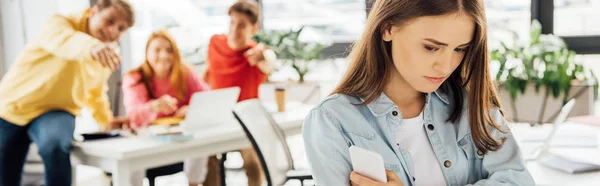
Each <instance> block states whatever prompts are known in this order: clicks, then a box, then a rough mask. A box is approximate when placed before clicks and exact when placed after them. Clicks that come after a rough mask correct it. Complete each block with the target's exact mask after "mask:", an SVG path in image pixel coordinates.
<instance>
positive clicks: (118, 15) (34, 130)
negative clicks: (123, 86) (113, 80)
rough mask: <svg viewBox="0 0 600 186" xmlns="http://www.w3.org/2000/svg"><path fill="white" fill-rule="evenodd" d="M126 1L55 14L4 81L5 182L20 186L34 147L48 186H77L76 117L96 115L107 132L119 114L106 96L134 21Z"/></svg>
mask: <svg viewBox="0 0 600 186" xmlns="http://www.w3.org/2000/svg"><path fill="white" fill-rule="evenodd" d="M134 18H135V16H134V11H133V9H132V7H131V5H130V4H129V3H128V2H126V1H125V0H98V1H97V3H96V4H94V5H93V6H92V8H90V9H87V10H85V11H84V12H83V13H80V14H77V15H72V16H61V15H55V16H53V17H51V18H50V19H49V20H48V21H47V22H46V24H45V26H44V27H43V28H42V30H41V33H40V34H39V35H38V36H37V37H36V38H33V39H32V40H31V41H30V42H29V43H28V44H27V45H26V46H25V48H24V49H23V51H22V52H21V54H20V55H19V56H18V58H17V60H16V62H15V63H14V64H13V65H12V67H11V68H10V70H9V71H8V73H6V75H5V76H4V77H3V79H2V81H1V82H0V185H2V186H18V185H20V182H21V175H22V173H23V166H24V163H25V158H26V155H27V151H28V150H29V144H30V143H31V142H34V143H36V144H37V146H38V148H39V153H40V155H41V157H42V160H43V161H44V167H45V181H46V182H45V185H46V186H68V185H71V179H72V178H71V175H72V174H71V171H72V170H71V163H70V158H69V155H70V153H69V150H70V148H71V140H72V137H73V132H74V129H75V116H76V115H79V112H80V111H81V108H82V107H86V108H88V109H89V110H91V111H92V114H93V116H94V118H95V119H96V121H97V122H98V123H99V124H100V125H101V126H102V128H103V129H110V128H112V127H113V126H116V124H117V123H120V122H123V121H122V120H121V119H115V118H113V117H112V112H111V110H110V106H109V105H110V103H109V101H108V96H107V94H106V91H107V89H108V86H107V85H106V81H107V80H108V78H109V76H110V74H111V73H112V71H114V70H115V69H116V68H117V67H118V65H119V62H120V58H119V56H118V54H117V52H116V49H115V48H116V47H114V46H115V45H116V41H118V40H119V38H120V37H121V35H123V33H124V32H125V31H126V30H127V29H128V28H130V27H131V26H132V25H133V24H134Z"/></svg>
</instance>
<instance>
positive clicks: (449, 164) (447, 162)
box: [444, 160, 452, 168]
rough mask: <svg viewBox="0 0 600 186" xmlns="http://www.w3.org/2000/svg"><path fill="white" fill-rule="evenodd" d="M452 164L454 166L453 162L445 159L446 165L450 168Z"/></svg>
mask: <svg viewBox="0 0 600 186" xmlns="http://www.w3.org/2000/svg"><path fill="white" fill-rule="evenodd" d="M450 166H452V163H451V162H450V161H449V160H446V161H444V167H446V168H450Z"/></svg>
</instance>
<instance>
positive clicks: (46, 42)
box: [36, 15, 102, 61]
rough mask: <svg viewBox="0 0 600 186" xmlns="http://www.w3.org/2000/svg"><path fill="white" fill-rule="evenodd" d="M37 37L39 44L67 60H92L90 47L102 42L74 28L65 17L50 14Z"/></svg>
mask: <svg viewBox="0 0 600 186" xmlns="http://www.w3.org/2000/svg"><path fill="white" fill-rule="evenodd" d="M42 30H43V32H42V33H41V34H40V35H39V37H38V38H37V41H36V42H38V43H39V45H40V46H41V47H42V48H43V49H44V50H46V51H48V52H50V53H52V54H53V55H55V56H58V57H60V58H63V59H66V60H69V61H92V60H94V58H93V57H92V53H91V51H92V47H93V46H94V45H97V44H101V43H102V42H101V41H100V40H98V39H96V38H94V37H92V36H90V35H89V34H87V33H84V32H80V31H77V30H75V28H74V25H72V24H71V23H70V22H69V20H68V19H67V18H66V17H63V16H60V15H55V16H52V17H51V18H50V19H49V20H48V21H47V22H46V24H45V25H44V26H43V29H42Z"/></svg>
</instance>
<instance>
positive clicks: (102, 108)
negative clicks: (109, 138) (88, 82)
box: [85, 83, 113, 130]
mask: <svg viewBox="0 0 600 186" xmlns="http://www.w3.org/2000/svg"><path fill="white" fill-rule="evenodd" d="M107 93H108V85H107V84H106V83H103V84H101V85H100V86H98V87H96V88H93V89H92V90H90V92H89V94H88V97H87V101H86V103H85V106H86V108H88V109H89V110H90V112H91V113H92V116H93V117H94V119H95V120H96V122H97V123H98V124H99V125H100V128H101V129H102V130H106V129H109V128H110V127H111V126H110V125H109V124H111V122H112V121H113V113H112V111H111V110H110V101H109V100H108V94H107Z"/></svg>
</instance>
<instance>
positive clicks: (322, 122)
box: [302, 108, 352, 186]
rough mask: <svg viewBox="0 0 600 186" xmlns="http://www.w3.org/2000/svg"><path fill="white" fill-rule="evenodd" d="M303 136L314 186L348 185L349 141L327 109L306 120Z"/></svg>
mask: <svg viewBox="0 0 600 186" xmlns="http://www.w3.org/2000/svg"><path fill="white" fill-rule="evenodd" d="M302 135H303V137H304V145H305V150H306V155H307V158H308V164H309V167H310V169H311V171H312V173H313V178H314V183H315V185H336V186H349V185H350V173H351V172H352V167H351V161H350V152H349V150H348V147H349V146H350V142H349V140H348V138H347V137H345V136H344V135H345V134H343V133H342V131H341V129H340V124H339V122H338V121H337V120H336V119H335V118H333V117H332V116H331V115H330V114H329V112H328V110H325V109H322V108H316V109H314V110H312V111H311V112H310V114H309V115H308V116H307V117H306V119H305V121H304V128H303V132H302Z"/></svg>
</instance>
